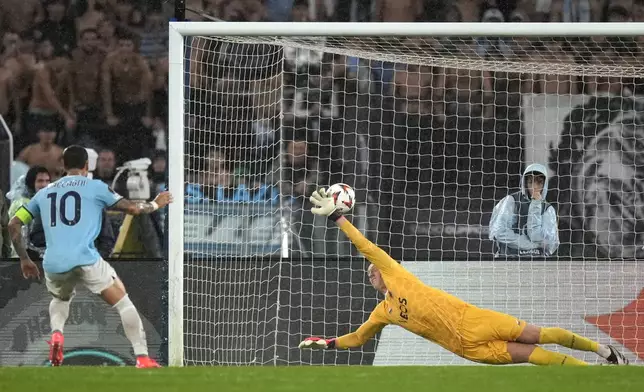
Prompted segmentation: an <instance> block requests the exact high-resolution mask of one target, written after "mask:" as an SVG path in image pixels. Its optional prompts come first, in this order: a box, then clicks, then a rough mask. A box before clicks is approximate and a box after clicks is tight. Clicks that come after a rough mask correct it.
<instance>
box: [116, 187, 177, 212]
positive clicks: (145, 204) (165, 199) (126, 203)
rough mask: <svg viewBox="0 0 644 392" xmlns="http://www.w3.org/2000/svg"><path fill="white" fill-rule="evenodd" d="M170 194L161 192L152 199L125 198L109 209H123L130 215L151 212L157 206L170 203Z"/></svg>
mask: <svg viewBox="0 0 644 392" xmlns="http://www.w3.org/2000/svg"><path fill="white" fill-rule="evenodd" d="M172 201H173V198H172V194H171V193H170V192H168V191H165V192H161V193H159V194H158V195H157V197H155V198H154V200H153V201H132V200H127V199H121V200H119V201H118V202H117V203H116V204H115V205H114V206H112V207H111V209H114V210H117V211H123V212H125V213H127V214H130V215H143V214H151V213H153V212H154V211H156V210H158V209H159V208H163V207H165V206H167V205H168V204H170V203H172Z"/></svg>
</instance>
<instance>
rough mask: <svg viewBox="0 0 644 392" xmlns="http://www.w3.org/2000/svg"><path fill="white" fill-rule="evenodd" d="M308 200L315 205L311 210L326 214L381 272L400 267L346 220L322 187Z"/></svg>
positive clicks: (317, 213)
mask: <svg viewBox="0 0 644 392" xmlns="http://www.w3.org/2000/svg"><path fill="white" fill-rule="evenodd" d="M310 200H311V203H313V205H314V206H315V207H313V208H312V209H311V212H313V213H314V214H316V215H322V216H326V217H328V218H329V219H330V220H332V221H334V222H335V224H336V225H338V227H339V228H340V230H342V231H343V232H344V234H346V235H347V237H349V239H350V240H351V242H352V243H353V245H355V247H356V248H357V249H358V251H360V253H362V254H363V255H364V257H366V258H367V260H369V261H370V262H371V263H372V264H374V265H375V266H376V267H378V269H379V270H380V271H381V272H383V273H384V272H386V271H390V270H391V269H393V268H400V265H399V264H398V263H397V262H396V260H394V259H392V258H391V257H390V256H389V255H388V254H387V252H385V251H384V250H382V249H380V248H379V247H378V246H377V245H376V244H374V243H373V242H371V241H369V240H368V239H367V238H366V237H365V236H364V235H362V233H361V232H360V231H359V230H358V229H356V227H355V226H354V225H352V224H351V222H349V221H348V220H347V218H345V217H344V216H342V214H340V213H338V212H337V211H336V207H335V202H334V200H333V197H331V196H330V195H327V194H326V192H325V190H324V189H320V190H318V191H315V192H313V195H311V198H310Z"/></svg>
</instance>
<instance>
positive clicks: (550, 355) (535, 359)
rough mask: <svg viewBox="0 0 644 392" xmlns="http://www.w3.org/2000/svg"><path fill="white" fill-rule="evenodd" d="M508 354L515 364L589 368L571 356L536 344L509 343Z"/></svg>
mask: <svg viewBox="0 0 644 392" xmlns="http://www.w3.org/2000/svg"><path fill="white" fill-rule="evenodd" d="M508 353H509V354H510V357H512V362H513V363H526V362H528V363H531V364H533V365H542V366H545V365H569V366H587V365H588V363H586V362H584V361H582V360H579V359H577V358H575V357H572V356H570V355H565V354H561V353H556V352H554V351H548V350H545V349H543V348H541V347H539V346H535V345H534V344H525V343H514V342H509V343H508Z"/></svg>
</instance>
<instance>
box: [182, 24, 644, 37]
mask: <svg viewBox="0 0 644 392" xmlns="http://www.w3.org/2000/svg"><path fill="white" fill-rule="evenodd" d="M170 29H171V30H174V31H175V32H177V33H179V34H181V35H183V36H195V35H204V36H219V37H225V36H244V37H252V36H294V37H295V36H299V37H302V36H310V37H314V36H317V37H322V36H326V37H342V36H347V37H359V36H381V37H382V36H389V37H393V36H405V35H408V36H424V37H430V36H434V37H465V36H469V37H484V36H494V37H512V36H522V37H592V36H612V37H619V36H633V35H642V34H644V22H629V23H590V22H589V23H541V22H531V23H514V22H511V23H380V22H378V23H338V22H330V23H304V22H170Z"/></svg>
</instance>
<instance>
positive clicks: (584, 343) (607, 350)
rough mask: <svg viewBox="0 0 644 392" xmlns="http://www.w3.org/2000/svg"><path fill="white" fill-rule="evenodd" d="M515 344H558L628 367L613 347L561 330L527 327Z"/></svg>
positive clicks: (620, 354)
mask: <svg viewBox="0 0 644 392" xmlns="http://www.w3.org/2000/svg"><path fill="white" fill-rule="evenodd" d="M517 342H521V343H528V344H558V345H560V346H563V347H568V348H572V349H574V350H580V351H589V352H594V353H596V354H597V355H599V356H600V357H602V358H604V359H606V361H608V362H609V363H611V364H614V365H628V359H626V357H624V355H622V353H620V352H619V351H617V349H615V348H614V347H613V346H608V345H603V344H600V343H597V342H595V341H593V340H590V339H588V338H586V337H583V336H580V335H577V334H576V333H573V332H570V331H568V330H566V329H563V328H557V327H537V326H535V325H527V326H526V327H525V329H524V330H523V333H522V334H521V336H519V338H518V339H517Z"/></svg>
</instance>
